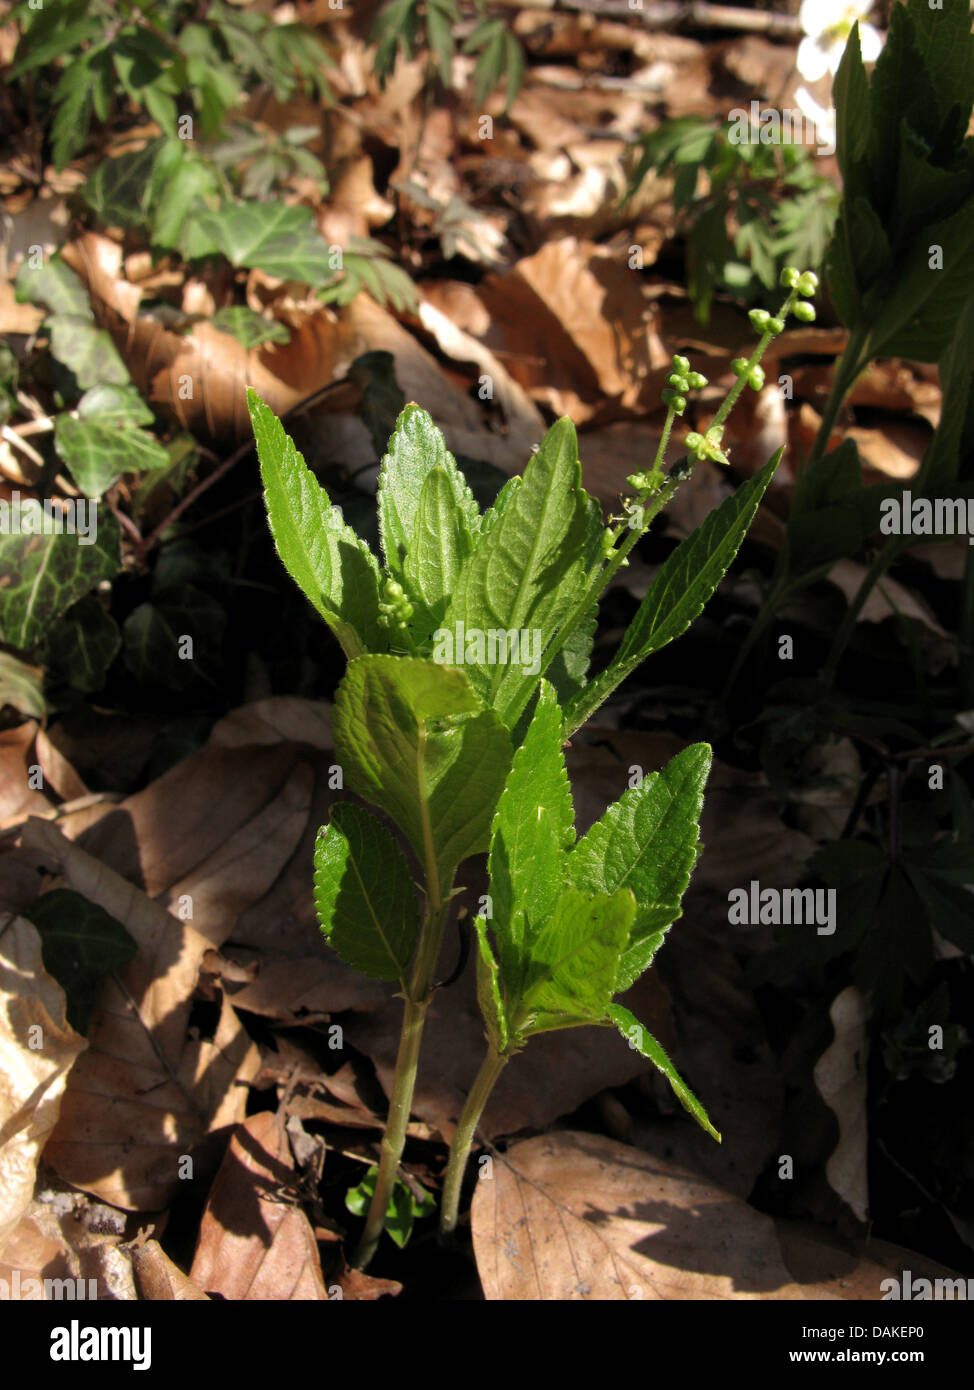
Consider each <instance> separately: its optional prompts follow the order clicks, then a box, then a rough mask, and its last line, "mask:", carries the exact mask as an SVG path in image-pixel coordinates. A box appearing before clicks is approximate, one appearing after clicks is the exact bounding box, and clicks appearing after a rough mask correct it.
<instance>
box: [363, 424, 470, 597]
mask: <svg viewBox="0 0 974 1390" xmlns="http://www.w3.org/2000/svg"><path fill="white" fill-rule="evenodd" d="M434 468H439V469H440V470H442V471H443V472H445V473H446V475H447V478H448V479H449V482H450V488H451V490H452V493H453V499H454V506H455V508H456V511H457V512H458V514H459V515H458V518H457V519H456V521H455V522H453V523H452V527H451V529H453V530H454V532H455V534H460V533H461V532H465V533H466V536H467V538H468V539H469V538H470V537H472V536H474V535H475V534H476V533H477V531H478V529H479V522H480V515H479V512H478V510H477V504H476V502H475V501H474V500H473V494H472V493H471V491H470V489H469V488H468V487H467V484H466V481H465V480H464V477H463V475H462V473H461V472H460V470H459V469H458V468H457V465H456V462H455V461H454V458H453V455H452V454H451V453H450V452H449V451H448V449H447V447H446V443H445V441H444V439H443V435H442V434H441V433H440V431H439V430H438V429H437V427H436V425H435V424H434V423H433V420H432V418H431V416H429V415H428V414H427V413H426V411H425V410H420V408H419V406H418V405H414V404H409V405H407V406H406V408H405V410H404V411H403V412H402V414H401V415H400V416H399V419H398V420H397V421H396V428H395V432H394V433H393V436H392V438H391V439H390V440H389V448H388V451H387V453H386V454H385V456H384V458H383V460H382V468H381V471H380V473H379V494H378V501H379V531H380V534H381V536H382V552H383V554H384V556H385V562H386V568H387V569H388V571H389V573H390V574H391V575H393V576H394V577H395V578H396V579H397V580H399V582H400V583H403V582H404V581H407V576H406V573H405V557H406V555H407V554H408V553H409V549H410V546H411V544H412V539H413V535H414V533H415V530H416V525H417V520H418V517H419V505H420V498H421V496H422V492H423V484H424V483H425V481H426V476H427V474H428V473H431V472H432V471H433V469H434ZM464 543H465V544H466V542H464Z"/></svg>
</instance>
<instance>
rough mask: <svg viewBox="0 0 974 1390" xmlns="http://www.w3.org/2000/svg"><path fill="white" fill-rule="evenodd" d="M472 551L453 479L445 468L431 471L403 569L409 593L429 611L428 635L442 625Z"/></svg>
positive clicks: (465, 519)
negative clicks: (451, 597) (452, 595)
mask: <svg viewBox="0 0 974 1390" xmlns="http://www.w3.org/2000/svg"><path fill="white" fill-rule="evenodd" d="M472 549H473V541H472V539H471V536H470V530H469V527H468V524H467V518H466V516H465V515H464V512H463V509H462V507H460V506H459V505H458V503H457V496H456V489H455V487H454V483H453V479H452V478H451V477H450V474H449V473H448V472H447V471H446V469H445V468H441V467H439V466H437V467H436V468H432V469H430V471H429V472H428V473H427V475H426V477H425V478H424V480H423V487H422V490H421V492H420V494H419V506H418V507H417V509H416V521H415V528H414V530H413V535H412V539H411V541H410V545H409V550H408V553H407V555H406V563H405V565H404V566H403V572H404V574H405V579H406V592H407V593H408V595H409V597H410V598H414V597H415V598H418V599H419V600H420V601H421V603H422V605H423V607H424V608H425V609H426V612H427V614H428V624H427V626H428V631H431V630H432V629H433V628H434V627H437V626H438V625H439V624H440V622H441V621H442V619H443V616H444V614H445V613H446V609H447V605H448V604H449V602H450V596H451V594H452V593H453V590H454V588H455V587H456V584H457V581H458V579H459V578H460V573H461V571H462V569H463V566H464V565H465V563H466V561H467V558H468V557H469V555H470V552H471V550H472ZM425 635H426V634H425V633H424V634H423V636H425Z"/></svg>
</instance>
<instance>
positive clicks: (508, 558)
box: [446, 417, 602, 728]
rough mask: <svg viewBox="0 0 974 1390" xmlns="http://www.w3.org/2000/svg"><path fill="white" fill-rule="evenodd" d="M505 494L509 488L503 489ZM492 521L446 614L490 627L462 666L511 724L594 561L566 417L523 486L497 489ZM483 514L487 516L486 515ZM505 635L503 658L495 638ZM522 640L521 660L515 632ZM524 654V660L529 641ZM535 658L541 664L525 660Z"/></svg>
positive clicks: (592, 525) (593, 532)
mask: <svg viewBox="0 0 974 1390" xmlns="http://www.w3.org/2000/svg"><path fill="white" fill-rule="evenodd" d="M505 494H506V495H505ZM501 497H502V498H503V502H504V505H503V509H502V510H501V507H500V502H501V498H499V499H498V506H497V508H496V510H497V519H496V521H495V522H494V524H492V525H486V526H485V528H484V529H483V532H482V534H481V536H480V538H479V540H478V541H477V542H476V544H475V546H474V552H473V554H472V556H471V557H470V560H469V561H468V563H467V565H466V566H465V568H464V571H463V574H462V576H461V578H460V582H459V583H458V585H457V588H456V591H455V593H454V596H453V602H452V603H451V606H450V608H449V610H448V613H447V622H446V626H447V627H448V628H449V629H450V630H451V631H452V630H453V629H454V628H455V625H456V624H457V623H458V622H463V624H464V627H465V630H466V631H467V632H470V631H471V630H476V631H479V632H481V633H483V634H486V635H487V636H486V638H485V641H484V644H483V655H482V657H478V656H477V652H476V648H474V649H473V659H471V653H470V649H469V647H468V650H467V654H466V659H465V666H466V669H467V671H468V673H469V674H470V679H471V682H472V683H473V685H474V688H475V689H476V690H477V691H478V692H479V693H480V694H481V696H482V698H483V699H484V701H485V703H487V704H489V705H490V706H491V708H492V709H495V710H496V711H497V713H498V715H499V716H500V718H501V719H502V720H503V722H504V723H505V724H506V725H507V726H508V727H509V728H511V727H513V726H514V724H515V723H516V722H517V720H518V718H519V717H520V715H521V713H522V712H523V710H524V708H525V706H526V704H527V702H528V700H529V699H530V698H531V695H532V693H533V691H534V690H535V688H536V686H537V681H538V670H539V667H540V663H541V659H542V657H543V653H544V651H545V649H546V648H547V646H548V645H549V643H550V641H551V639H552V638H553V637H554V636H555V634H556V633H557V630H558V628H559V626H561V624H562V623H563V622H564V621H565V620H566V618H567V616H568V614H569V613H570V612H571V611H572V609H573V607H574V605H575V604H576V603H577V602H578V597H579V590H580V589H582V591H583V592H584V588H583V586H584V585H585V584H586V583H587V582H588V580H589V579H590V577H591V575H592V573H593V568H594V566H595V564H596V563H597V562H598V556H599V541H600V539H601V534H602V523H601V512H600V510H599V508H598V505H597V504H591V505H590V499H589V498H588V497H587V495H586V493H585V491H584V489H583V488H582V483H581V468H580V465H579V461H578V441H577V439H576V436H575V427H574V425H573V424H572V422H571V421H570V420H569V419H567V417H566V418H563V419H561V420H559V421H557V422H556V423H555V424H554V425H552V427H551V429H550V430H548V432H547V434H546V435H545V437H544V439H543V440H542V441H541V445H540V447H539V449H538V452H537V453H536V454H534V455H533V456H532V458H531V460H530V462H529V463H528V466H527V468H526V469H525V470H524V475H523V477H522V479H521V483H520V486H519V487H517V488H516V489H512V490H511V491H510V492H507V489H506V488H505V489H504V490H503V491H502V494H501ZM485 520H486V519H485ZM491 632H493V633H495V634H498V635H499V637H500V638H501V639H503V637H504V634H505V633H506V634H507V636H508V643H507V646H506V647H505V646H504V645H503V644H501V648H500V653H499V655H500V656H501V659H499V660H498V659H495V660H494V661H493V664H492V663H491V655H492V651H493V655H494V656H495V658H496V656H497V655H498V642H497V640H496V638H495V642H494V644H493V649H492V648H491V645H490V643H489V634H490V633H491ZM512 634H513V635H518V634H524V637H522V638H520V642H519V646H518V654H519V656H520V657H521V658H522V659H521V660H518V661H513V660H507V656H508V655H510V654H511V635H512ZM525 638H526V645H527V647H528V656H529V660H528V661H525V660H523V656H524V651H523V646H524V643H525ZM535 656H537V657H538V661H539V666H537V667H536V666H534V662H533V660H532V659H531V658H533V657H535Z"/></svg>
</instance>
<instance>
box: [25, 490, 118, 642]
mask: <svg viewBox="0 0 974 1390" xmlns="http://www.w3.org/2000/svg"><path fill="white" fill-rule="evenodd" d="M12 505H13V504H12V503H6V502H4V503H2V504H0V510H3V509H5V508H6V507H7V506H12ZM76 505H77V506H84V507H85V508H86V515H87V517H88V519H89V521H90V519H91V518H92V516H95V517H96V518H97V525H96V526H91V528H90V529H88V528H87V527H85V530H87V535H85V534H77V535H71V534H70V533H67V532H64V533H61V534H59V533H57V532H56V531H54V530H53V529H52V522H51V521H50V519H49V518H48V517H47V515H46V514H45V512H44V508H43V506H42V504H41V503H40V502H39V501H38V500H37V499H36V498H31V499H29V500H28V501H21V502H20V506H19V520H18V523H17V527H16V529H15V528H14V527H13V526H11V527H10V529H9V533H8V532H7V531H5V530H3V529H2V528H0V641H2V642H6V643H8V644H9V645H10V646H11V647H17V648H19V649H21V650H23V651H29V650H30V649H31V648H33V647H34V646H36V645H37V643H38V642H39V641H40V639H41V638H42V637H43V636H44V634H45V632H46V631H47V629H48V627H49V626H50V625H51V623H53V622H54V620H55V618H58V617H60V615H61V614H62V613H63V612H64V611H65V609H68V608H70V607H71V605H72V604H73V603H76V602H77V600H78V599H79V598H81V597H82V596H83V595H84V594H87V593H90V592H91V590H92V589H94V588H97V586H98V585H99V584H100V583H101V582H102V580H104V579H112V578H114V576H115V575H116V574H117V573H118V570H119V568H120V567H121V555H120V551H119V532H118V522H117V521H116V520H115V518H114V517H113V516H112V515H111V513H110V512H109V513H107V514H103V513H101V512H98V513H95V512H94V504H93V503H91V502H86V501H84V499H81V501H79V502H78V503H76ZM55 516H56V513H55ZM76 520H77V519H76ZM45 527H47V528H48V532H49V533H48V534H44V529H45Z"/></svg>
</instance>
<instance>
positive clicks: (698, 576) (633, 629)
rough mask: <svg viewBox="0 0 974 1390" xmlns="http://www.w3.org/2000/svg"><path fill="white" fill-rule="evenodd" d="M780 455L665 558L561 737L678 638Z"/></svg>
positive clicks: (730, 552)
mask: <svg viewBox="0 0 974 1390" xmlns="http://www.w3.org/2000/svg"><path fill="white" fill-rule="evenodd" d="M781 453H782V451H781V450H780V449H779V450H778V452H777V453H776V454H775V455H774V457H773V458H772V459H770V460H769V461H768V462H767V463H766V464H765V466H764V467H763V468H762V469H761V470H760V472H758V473H755V475H754V477H753V478H749V479H748V481H747V482H746V483H745V484H744V485H743V487H739V488H738V489H737V491H736V492H735V493H734V495H733V497H728V498H727V500H726V501H724V502H722V503H721V504H720V506H719V507H717V508H716V509H715V510H714V511H712V512H711V513H710V515H709V516H708V517H707V518H706V520H705V521H704V522H703V523H702V524H701V525H700V526H698V527H697V529H696V531H694V532H693V534H692V535H691V536H688V537H687V539H686V540H684V541H681V543H680V544H679V545H678V546H677V548H676V549H675V550H674V551H673V552H672V553H671V554H670V555H668V556H667V558H666V560H665V562H664V564H663V566H662V568H661V569H660V571H659V573H658V574H657V575H656V578H655V579H654V580H653V582H652V584H651V585H650V587H649V591H648V593H647V594H646V597H645V598H644V599H643V601H642V603H641V604H640V605H639V609H638V611H637V613H636V616H635V617H634V618H633V620H632V622H631V623H630V624H629V628H628V630H627V631H626V635H625V637H624V638H623V640H622V643H621V645H620V647H619V650H618V651H617V652H616V655H615V657H614V658H613V659H612V661H611V662H610V663H609V665H608V666H607V667H606V669H605V670H604V671H603V672H602V674H601V675H600V676H598V677H596V679H595V680H594V681H591V682H590V683H589V685H588V687H587V688H586V689H585V690H584V691H582V693H581V694H579V695H578V696H576V698H575V699H574V700H573V701H572V703H571V704H570V705H569V707H568V709H567V710H566V712H565V737H566V738H567V737H569V736H570V735H571V734H572V733H574V731H575V730H576V729H577V728H579V726H580V725H582V724H584V723H585V721H586V720H587V719H589V718H590V717H591V715H592V714H593V713H594V711H595V710H597V709H598V707H599V705H601V704H602V702H603V701H604V700H605V699H607V698H608V696H609V695H610V694H611V693H612V691H613V690H615V688H616V686H617V685H619V684H621V682H622V681H624V680H625V678H626V677H627V676H629V675H631V674H632V672H633V671H635V669H636V667H637V666H639V665H641V663H642V662H644V661H645V660H646V658H647V657H648V656H651V655H652V653H653V652H658V651H659V650H660V648H661V647H665V646H666V644H667V643H668V642H672V641H673V640H674V638H676V637H679V636H681V635H682V634H683V633H684V632H685V631H686V630H687V628H688V627H689V626H690V624H691V623H692V622H693V620H694V618H696V617H697V616H698V614H699V613H700V612H701V610H702V609H703V606H704V604H705V603H706V602H707V600H708V599H709V598H710V596H711V594H712V593H713V592H714V590H715V589H716V587H717V585H718V584H719V583H720V581H721V579H722V578H723V577H724V575H725V573H726V572H727V569H728V566H729V565H730V564H731V562H732V561H733V559H734V557H735V555H736V554H737V552H738V550H739V549H740V547H741V542H742V541H743V540H744V537H745V536H746V535H747V531H748V527H749V526H750V524H751V521H752V520H753V517H754V513H755V512H756V511H757V509H758V505H759V504H760V501H761V498H762V497H763V496H764V493H765V489H766V488H767V486H768V484H769V483H770V481H771V479H772V477H773V476H774V472H775V469H776V468H777V467H778V461H779V460H780V458H781Z"/></svg>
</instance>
